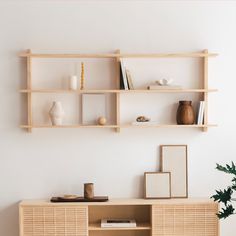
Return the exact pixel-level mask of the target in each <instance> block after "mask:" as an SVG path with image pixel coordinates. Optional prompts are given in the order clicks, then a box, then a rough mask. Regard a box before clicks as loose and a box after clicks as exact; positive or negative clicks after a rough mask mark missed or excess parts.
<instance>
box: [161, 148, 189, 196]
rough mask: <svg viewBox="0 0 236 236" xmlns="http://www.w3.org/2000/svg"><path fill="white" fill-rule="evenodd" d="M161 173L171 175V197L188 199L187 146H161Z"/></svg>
mask: <svg viewBox="0 0 236 236" xmlns="http://www.w3.org/2000/svg"><path fill="white" fill-rule="evenodd" d="M161 171H163V172H166V171H168V172H170V173H171V197H173V198H187V197H188V147H187V145H161Z"/></svg>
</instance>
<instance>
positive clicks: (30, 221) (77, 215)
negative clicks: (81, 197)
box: [20, 206, 88, 236]
mask: <svg viewBox="0 0 236 236" xmlns="http://www.w3.org/2000/svg"><path fill="white" fill-rule="evenodd" d="M20 232H21V233H20V236H88V210H87V207H86V206H55V207H52V206H46V207H45V206H24V207H21V208H20Z"/></svg>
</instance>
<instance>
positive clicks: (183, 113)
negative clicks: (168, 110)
mask: <svg viewBox="0 0 236 236" xmlns="http://www.w3.org/2000/svg"><path fill="white" fill-rule="evenodd" d="M176 120H177V124H178V125H192V124H194V111H193V107H192V101H179V107H178V110H177V115H176Z"/></svg>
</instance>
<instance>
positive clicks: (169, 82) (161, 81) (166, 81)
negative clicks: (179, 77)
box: [156, 79, 173, 86]
mask: <svg viewBox="0 0 236 236" xmlns="http://www.w3.org/2000/svg"><path fill="white" fill-rule="evenodd" d="M172 82H173V79H159V80H157V81H156V83H157V84H159V85H162V86H165V85H170V84H171V83H172Z"/></svg>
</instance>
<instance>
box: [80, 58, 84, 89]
mask: <svg viewBox="0 0 236 236" xmlns="http://www.w3.org/2000/svg"><path fill="white" fill-rule="evenodd" d="M80 89H81V90H83V89H84V63H83V62H81V77H80Z"/></svg>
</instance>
